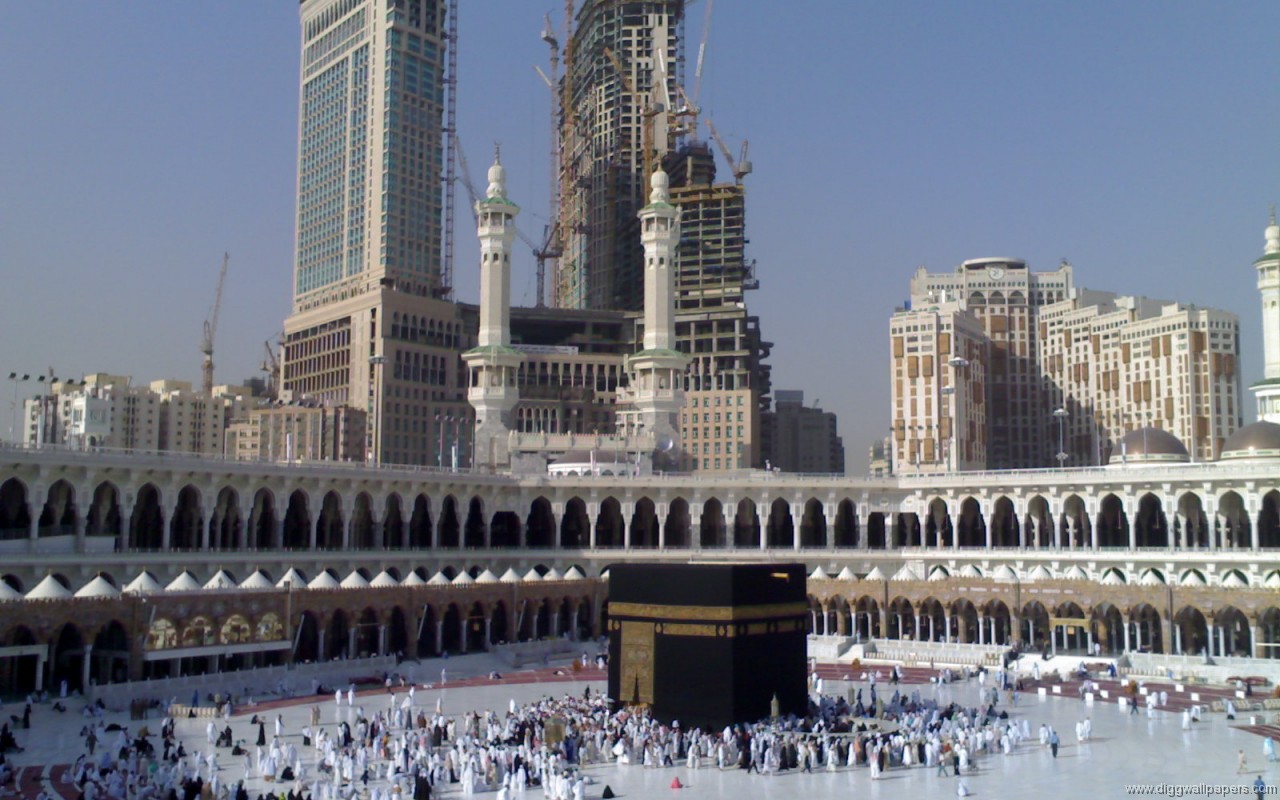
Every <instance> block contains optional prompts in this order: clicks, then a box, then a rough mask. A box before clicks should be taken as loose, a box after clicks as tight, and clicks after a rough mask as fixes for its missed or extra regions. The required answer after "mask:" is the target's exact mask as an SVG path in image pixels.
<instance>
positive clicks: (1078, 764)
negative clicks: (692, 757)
mask: <svg viewBox="0 0 1280 800" xmlns="http://www.w3.org/2000/svg"><path fill="white" fill-rule="evenodd" d="M485 658H486V657H484V656H479V657H472V658H469V659H468V658H461V659H451V660H450V661H449V662H448V666H449V676H450V679H455V678H458V677H461V676H463V675H466V674H471V675H483V674H485V673H486V672H487V671H488V670H489V669H491V668H493V664H491V663H490V662H488V661H486V660H485ZM440 663H441V662H435V661H432V662H426V663H424V665H423V666H422V667H421V668H419V670H418V671H419V674H417V675H416V678H417V680H418V681H419V686H421V683H422V682H438V679H439V668H440ZM587 685H590V686H591V688H592V691H599V690H602V689H603V684H602V683H600V682H595V683H591V684H586V683H581V682H571V683H557V684H498V685H492V686H479V687H473V688H462V689H458V688H447V687H446V688H445V689H443V690H441V689H439V688H432V689H421V688H420V689H419V690H418V691H417V692H416V698H415V699H416V702H415V705H417V706H420V707H424V708H427V709H434V708H435V706H436V702H437V698H439V699H440V702H441V704H442V706H443V709H444V711H445V713H446V714H455V713H461V712H463V711H466V710H471V709H478V710H483V709H494V710H497V711H500V712H501V711H504V710H505V709H506V707H507V704H508V702H509V701H510V700H511V699H513V698H514V699H515V700H516V701H517V702H526V701H530V700H534V699H537V698H540V697H545V696H547V695H558V694H562V693H566V692H568V693H573V694H575V695H581V693H582V691H583V689H584V688H585V687H586V686H587ZM831 688H833V689H835V688H837V687H831ZM882 688H883V687H882ZM904 688H905V689H906V690H907V691H910V690H911V689H913V688H919V689H920V691H921V692H922V693H925V694H926V695H928V694H930V693H934V692H937V697H938V698H939V699H940V700H941V701H944V702H946V701H948V700H955V701H957V702H961V703H966V704H968V703H973V702H976V699H977V685H976V684H973V685H965V684H957V685H953V686H952V687H949V688H942V689H936V690H935V689H934V688H933V687H931V686H928V685H925V686H920V687H912V686H907V687H904ZM316 700H317V702H318V703H319V704H320V707H321V709H322V717H321V719H322V724H324V725H333V724H335V717H336V716H339V715H340V716H342V717H346V716H347V715H348V714H350V713H351V712H350V710H349V709H348V708H347V707H346V705H345V704H344V705H343V706H341V707H340V708H338V709H335V707H334V703H333V698H332V696H329V697H317V698H316ZM360 702H361V701H360V699H359V698H358V699H357V705H359V704H360ZM375 702H376V703H382V704H385V699H384V698H383V697H381V696H377V695H375V696H371V697H369V698H368V699H367V703H368V704H369V705H368V706H366V707H369V708H371V707H372V704H373V703H375ZM312 705H313V704H312V703H302V704H298V705H292V706H287V707H285V708H283V709H282V710H280V711H279V712H278V713H282V714H283V715H284V719H285V730H286V736H288V737H295V738H297V739H298V744H301V741H300V730H301V728H302V726H303V725H304V724H305V722H306V720H307V717H308V715H309V712H310V708H311V706H312ZM15 711H20V708H15V707H14V706H13V705H12V704H10V705H7V706H5V707H4V709H3V714H2V716H3V718H5V719H7V717H8V715H9V714H11V713H14V712H15ZM249 713H251V710H246V713H243V714H239V715H237V716H235V717H233V719H232V722H231V727H232V730H233V732H234V734H235V737H236V738H237V739H239V738H244V739H246V740H248V741H250V742H252V741H254V740H255V739H256V736H257V730H256V727H253V728H251V726H250V725H249ZM276 713H277V711H276V710H272V711H271V712H270V714H271V717H272V718H274V715H275V714H276ZM1012 714H1013V715H1014V716H1026V717H1027V718H1028V720H1029V722H1030V724H1031V728H1032V731H1033V733H1034V731H1035V730H1036V729H1038V727H1039V725H1040V724H1041V723H1042V722H1045V723H1048V724H1049V725H1051V726H1053V727H1055V728H1056V729H1057V730H1058V731H1059V733H1060V736H1061V739H1062V743H1063V746H1062V748H1061V750H1060V753H1059V756H1058V758H1057V759H1054V758H1053V757H1052V756H1051V755H1050V753H1049V752H1048V751H1047V750H1044V749H1041V748H1040V747H1039V746H1038V744H1030V745H1024V746H1023V747H1022V748H1021V749H1020V750H1018V751H1015V752H1014V754H1013V755H1010V756H1003V755H994V756H988V757H985V758H983V759H980V760H978V761H977V763H976V767H977V769H976V770H975V771H974V772H972V773H971V774H968V775H965V776H963V777H962V778H960V779H957V778H954V777H937V776H936V774H935V770H934V769H929V768H924V767H915V768H910V769H896V770H890V771H888V772H886V773H885V775H884V776H883V777H882V779H881V780H879V781H872V780H871V779H870V774H869V772H868V771H867V770H866V769H855V770H852V771H849V770H841V771H838V772H835V773H827V772H820V773H814V774H800V773H784V774H783V775H780V776H768V777H766V776H760V775H757V774H752V775H746V774H744V773H743V772H741V771H738V770H729V771H724V772H720V771H718V770H716V769H714V768H708V767H704V768H702V769H699V770H690V769H688V768H686V767H684V766H680V767H669V768H664V769H644V768H642V767H635V766H623V767H619V766H590V767H588V768H587V769H586V774H587V775H588V776H589V778H590V780H591V781H592V783H591V785H590V786H589V787H588V792H587V796H588V797H592V798H595V797H599V796H600V793H601V791H602V790H603V788H604V786H605V785H609V786H611V787H612V788H613V790H614V792H615V793H616V794H617V795H618V796H619V797H631V798H650V797H656V796H666V795H667V794H674V795H676V796H679V797H683V798H686V799H687V800H694V799H695V798H722V797H732V798H734V799H735V800H752V799H753V798H796V797H807V798H826V797H847V796H850V795H856V796H858V797H871V798H876V797H913V798H941V797H955V796H956V794H957V781H958V780H962V781H963V782H964V783H965V785H966V786H967V787H968V788H969V790H970V791H971V792H972V796H974V797H989V798H1007V797H1033V798H1037V800H1055V799H1056V798H1073V800H1074V799H1075V798H1081V797H1086V798H1096V799H1101V798H1119V797H1126V796H1130V795H1132V794H1135V792H1132V791H1129V790H1127V789H1126V787H1127V786H1131V785H1139V784H1141V785H1144V786H1155V785H1166V786H1172V785H1183V786H1187V785H1203V784H1207V785H1211V786H1244V785H1251V784H1252V783H1253V781H1254V780H1255V779H1256V778H1257V777H1258V776H1259V775H1262V776H1263V778H1264V780H1265V781H1266V782H1267V783H1268V784H1275V783H1280V764H1278V763H1267V762H1266V760H1265V758H1264V756H1263V739H1262V738H1260V737H1259V736H1256V735H1254V734H1251V733H1248V732H1245V731H1242V730H1238V729H1236V728H1234V727H1232V726H1233V725H1234V724H1237V723H1228V722H1227V721H1226V720H1225V719H1224V717H1223V715H1222V714H1209V715H1207V716H1206V717H1205V720H1204V721H1203V722H1201V723H1198V724H1196V725H1193V726H1192V730H1190V731H1183V730H1182V729H1181V725H1180V718H1179V717H1178V716H1177V715H1175V714H1167V715H1164V716H1161V717H1159V718H1157V719H1155V720H1149V719H1148V718H1147V717H1146V715H1145V714H1140V715H1129V714H1126V713H1124V712H1122V711H1121V710H1120V709H1119V707H1118V706H1116V705H1110V704H1099V705H1096V706H1085V705H1084V704H1083V703H1081V702H1080V701H1079V700H1075V699H1064V698H1054V697H1049V698H1043V699H1041V698H1035V697H1031V696H1027V695H1021V696H1019V698H1018V705H1017V706H1016V707H1015V708H1014V709H1012ZM1086 714H1087V715H1089V716H1090V717H1091V719H1092V723H1093V730H1094V735H1093V740H1092V741H1091V742H1089V743H1085V744H1079V743H1077V742H1076V741H1075V724H1076V722H1077V721H1078V720H1080V719H1082V718H1083V717H1084V716H1085V715H1086ZM110 719H112V720H114V721H117V722H120V723H121V724H125V725H129V726H131V729H135V730H136V726H137V725H138V724H139V723H137V722H132V723H131V722H129V721H128V720H127V718H126V715H119V714H117V715H113V716H112V717H111V718H110ZM205 722H206V721H204V720H180V721H179V722H178V726H177V730H178V734H179V736H180V737H181V738H182V739H183V741H184V742H185V743H186V746H187V748H188V749H189V750H194V751H197V752H204V751H205V750H206V749H207V744H206V741H205ZM1239 722H1247V720H1240V721H1239ZM83 723H84V720H83V719H82V718H81V717H80V716H79V715H77V714H74V713H67V714H56V713H53V712H51V711H50V710H49V709H48V707H47V706H43V707H40V708H39V710H38V712H37V714H36V717H35V720H34V722H33V727H32V730H30V731H18V732H17V733H18V737H19V741H20V742H21V743H22V744H23V745H25V746H26V752H25V753H21V754H17V755H15V756H13V762H14V763H15V764H16V765H20V766H21V765H37V766H38V765H49V764H66V763H70V762H71V761H72V760H74V758H75V757H76V755H78V754H79V752H80V746H81V742H80V738H79V736H78V731H79V729H80V727H81V726H82V725H83ZM148 724H149V725H150V727H151V728H152V729H153V730H155V729H157V728H158V727H159V721H158V720H156V719H152V720H151V721H149V723H148ZM270 731H271V726H270V725H268V735H269V734H270ZM1240 749H1243V750H1244V751H1245V753H1246V757H1247V759H1248V772H1247V773H1246V774H1243V775H1238V774H1237V756H1236V754H1237V751H1238V750H1240ZM225 753H227V751H225V750H223V751H221V753H220V761H221V763H222V764H223V766H224V769H223V770H222V775H223V779H224V780H230V781H234V780H237V779H239V777H240V775H241V766H240V764H239V763H238V762H239V761H240V760H239V759H236V758H232V757H230V756H228V755H223V754H225ZM308 755H310V751H309V749H308ZM32 768H33V769H35V768H36V767H32ZM674 777H679V779H680V781H681V782H682V783H683V784H684V785H685V787H686V788H685V789H683V790H680V791H679V792H678V793H677V792H675V791H674V790H672V789H670V788H669V787H670V784H671V781H672V778H674ZM261 787H262V784H261V783H260V782H259V781H258V779H256V778H255V779H251V781H250V790H251V794H250V796H251V797H255V798H256V797H257V794H258V790H259V789H260V788H261ZM274 788H275V789H276V791H277V792H278V791H279V790H280V788H281V787H280V786H279V785H276V786H275V787H274ZM444 789H445V791H444V792H443V794H444V795H445V796H451V795H453V796H460V794H461V793H460V792H459V791H458V790H457V789H456V788H451V787H444ZM1237 791H1239V790H1237ZM1201 792H1202V793H1203V792H1204V790H1203V789H1201ZM1141 793H1144V794H1156V796H1161V795H1159V794H1157V793H1154V792H1151V791H1142V792H1141ZM1219 793H1220V794H1221V793H1222V791H1221V790H1219ZM63 794H64V795H65V796H67V797H74V796H75V793H74V792H69V791H68V790H67V787H64V788H63ZM525 796H526V797H529V798H531V799H532V798H538V797H541V796H542V793H541V791H540V790H531V791H530V792H528V793H526V795H525ZM1163 796H1177V795H1174V794H1172V793H1168V794H1165V795H1163ZM1183 796H1195V795H1191V794H1190V793H1189V792H1186V790H1184V794H1183ZM1249 796H1252V794H1249Z"/></svg>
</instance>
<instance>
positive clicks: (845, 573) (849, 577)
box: [836, 567, 858, 581]
mask: <svg viewBox="0 0 1280 800" xmlns="http://www.w3.org/2000/svg"><path fill="white" fill-rule="evenodd" d="M857 579H858V576H857V575H855V574H853V570H851V569H849V568H848V567H845V568H844V569H842V570H840V574H839V575H837V576H836V580H838V581H856V580H857Z"/></svg>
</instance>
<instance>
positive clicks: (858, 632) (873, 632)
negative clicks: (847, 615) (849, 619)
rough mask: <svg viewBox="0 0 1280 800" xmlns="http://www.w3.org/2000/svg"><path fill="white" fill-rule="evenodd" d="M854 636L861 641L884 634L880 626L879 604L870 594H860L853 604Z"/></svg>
mask: <svg viewBox="0 0 1280 800" xmlns="http://www.w3.org/2000/svg"><path fill="white" fill-rule="evenodd" d="M853 612H854V613H853V625H854V636H855V637H856V638H858V639H859V640H861V641H866V640H867V639H876V638H879V637H881V636H883V635H884V633H883V630H882V628H881V627H880V604H879V603H878V602H877V601H876V599H875V598H874V597H872V596H871V595H862V596H860V597H858V599H857V600H855V601H854V604H853Z"/></svg>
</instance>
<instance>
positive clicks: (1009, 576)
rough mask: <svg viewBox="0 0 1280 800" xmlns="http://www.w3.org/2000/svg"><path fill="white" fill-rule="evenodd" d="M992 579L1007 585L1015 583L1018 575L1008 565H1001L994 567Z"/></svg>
mask: <svg viewBox="0 0 1280 800" xmlns="http://www.w3.org/2000/svg"><path fill="white" fill-rule="evenodd" d="M992 577H993V578H995V580H998V581H1002V582H1004V583H1008V582H1009V581H1016V580H1017V579H1018V573H1017V572H1015V571H1014V569H1013V567H1011V566H1009V565H1008V564H1001V565H1000V566H998V567H996V571H995V572H994V573H993V574H992Z"/></svg>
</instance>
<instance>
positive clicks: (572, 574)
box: [564, 567, 587, 581]
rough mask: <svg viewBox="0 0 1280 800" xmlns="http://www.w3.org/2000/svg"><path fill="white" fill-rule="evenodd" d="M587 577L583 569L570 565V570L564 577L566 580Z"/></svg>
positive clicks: (577, 579) (578, 579)
mask: <svg viewBox="0 0 1280 800" xmlns="http://www.w3.org/2000/svg"><path fill="white" fill-rule="evenodd" d="M585 577H587V576H586V575H583V574H582V570H580V569H578V568H577V567H569V571H568V572H566V573H565V574H564V579H565V580H566V581H580V580H582V579H583V578H585Z"/></svg>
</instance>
